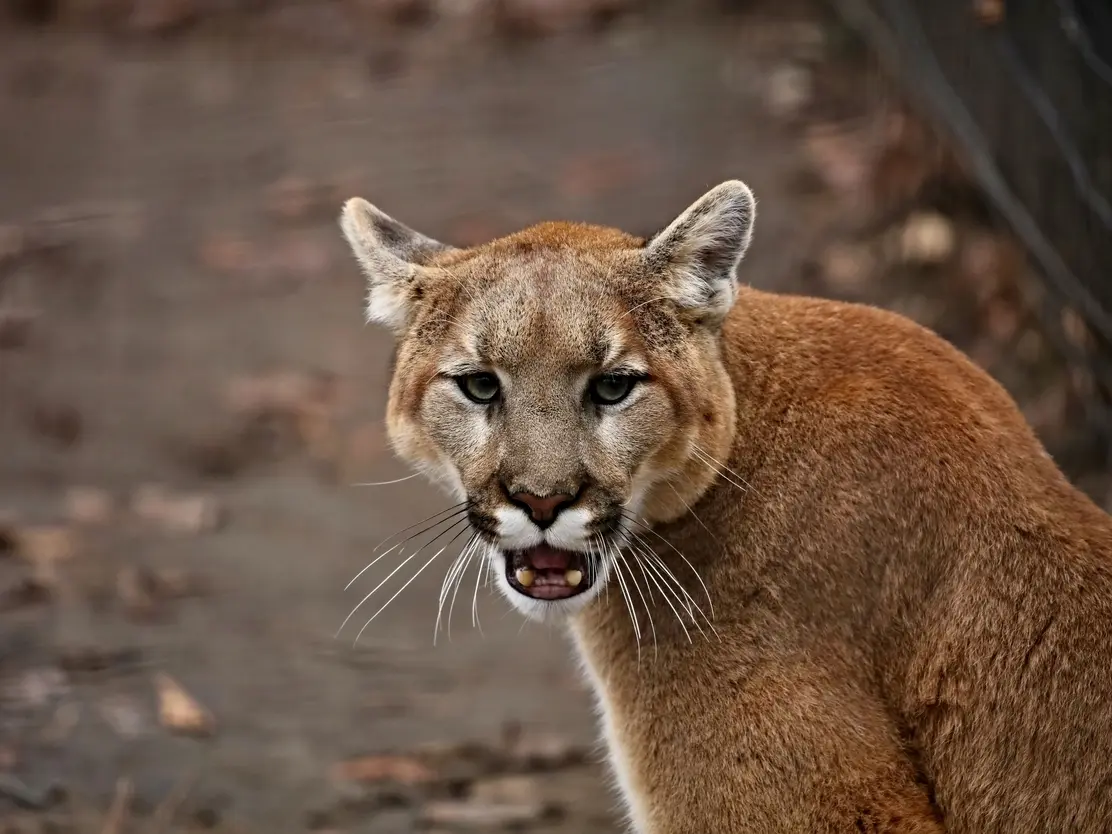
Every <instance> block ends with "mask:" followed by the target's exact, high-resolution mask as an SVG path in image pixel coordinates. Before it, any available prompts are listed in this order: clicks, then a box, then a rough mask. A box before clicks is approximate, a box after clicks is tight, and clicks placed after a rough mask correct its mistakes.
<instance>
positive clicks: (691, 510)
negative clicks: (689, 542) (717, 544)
mask: <svg viewBox="0 0 1112 834" xmlns="http://www.w3.org/2000/svg"><path fill="white" fill-rule="evenodd" d="M665 483H667V484H668V488H669V489H670V490H672V492H674V493H676V497H677V498H678V499H680V503H681V504H683V505H684V506H685V507H687V511H688V512H689V513H691V515H692V516H693V517H694V519H695V520H696V521H698V522H699V526H701V527H702V528H703V529H704V530H706V531H707V533H708V534H710V537H711V538H712V539H714V540H715V541H718V536H716V535H714V533H711V530H710V528H709V527H707V525H706V524H704V523H703V520H702V519H701V518H699V516H698V515H696V513H695V510H693V509H692V508H691V505H690V504H688V503H687V502H686V501H684V500H683V496H682V495H680V491H679V490H678V489H676V488H675V487H674V486H673V485H672V482H671V481H666V482H665Z"/></svg>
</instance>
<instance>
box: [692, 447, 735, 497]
mask: <svg viewBox="0 0 1112 834" xmlns="http://www.w3.org/2000/svg"><path fill="white" fill-rule="evenodd" d="M691 451H692V453H693V456H694V457H695V458H696V459H697V460H698V461H699V462H700V463H702V464H703V465H704V466H706V467H707V469H710V470H711V471H712V472H714V473H715V474H716V475H717V476H718V477H719V478H721V479H722V480H723V481H725V482H726V483H728V484H729V485H730V486H732V487H734V489H737V490H739V491H740V492H742V493H748V492H749V488H748V487H745V486H742V485H741V484H739V483H738V482H737V481H735V480H734V479H733V478H731V477H730V476H729V475H727V474H726V473H725V472H723V471H722V470H721V469H720V468H719V467H718V465H717V464H716V463H715V462H714V461H713V460H711V459H709V458H707V457H706V456H705V455H704V454H703V453H702V452H700V451H699V449H698V447H692V450H691Z"/></svg>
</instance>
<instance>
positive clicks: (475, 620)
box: [471, 556, 486, 637]
mask: <svg viewBox="0 0 1112 834" xmlns="http://www.w3.org/2000/svg"><path fill="white" fill-rule="evenodd" d="M485 563H486V559H484V558H483V557H482V556H480V557H479V569H478V571H477V572H476V574H475V592H474V593H473V594H472V595H471V627H472V628H477V629H478V630H479V634H480V636H482V637H486V635H485V634H483V626H482V623H480V622H479V582H480V581H481V580H482V578H483V573H484V570H483V569H484V568H485V567H486V564H485Z"/></svg>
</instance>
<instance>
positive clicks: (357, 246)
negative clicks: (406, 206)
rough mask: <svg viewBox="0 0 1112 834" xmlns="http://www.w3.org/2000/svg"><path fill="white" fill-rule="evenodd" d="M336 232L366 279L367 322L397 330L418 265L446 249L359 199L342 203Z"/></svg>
mask: <svg viewBox="0 0 1112 834" xmlns="http://www.w3.org/2000/svg"><path fill="white" fill-rule="evenodd" d="M340 228H341V229H342V230H343V233H344V237H345V238H346V239H347V242H348V245H350V246H351V250H352V252H354V253H355V257H356V260H358V261H359V265H360V266H361V267H362V268H363V272H364V274H365V275H366V276H367V284H368V286H367V320H368V321H377V322H381V323H382V324H386V325H388V326H390V327H391V328H393V329H394V330H395V331H401V330H403V329H404V328H405V326H406V324H407V323H408V321H409V314H410V311H411V307H412V304H413V301H414V296H415V291H416V290H417V289H418V287H419V285H420V278H421V275H422V273H423V269H422V267H423V266H424V265H425V264H427V263H428V261H429V259H430V258H432V257H433V256H435V255H438V254H440V253H443V252H448V251H451V248H452V247H450V246H448V245H446V244H443V243H440V242H439V241H436V240H433V239H432V238H428V237H425V236H424V235H422V234H420V233H419V232H415V231H414V230H413V229H411V228H409V227H408V226H406V225H405V224H404V223H401V222H399V221H397V220H395V219H394V218H393V217H391V216H390V215H388V214H386V213H385V212H382V211H379V210H378V209H377V208H375V207H374V206H372V205H371V204H370V203H368V202H367V201H366V200H364V199H361V198H359V197H353V198H352V199H350V200H348V201H347V202H346V203H344V208H343V212H342V213H341V215H340Z"/></svg>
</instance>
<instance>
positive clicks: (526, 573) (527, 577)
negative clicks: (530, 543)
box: [514, 568, 536, 588]
mask: <svg viewBox="0 0 1112 834" xmlns="http://www.w3.org/2000/svg"><path fill="white" fill-rule="evenodd" d="M514 578H516V579H517V582H518V584H519V585H521V586H522V587H525V588H528V587H529V586H531V585H532V584H533V580H534V579H536V574H534V573H533V571H531V570H529V568H518V569H517V571H515V573H514Z"/></svg>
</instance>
